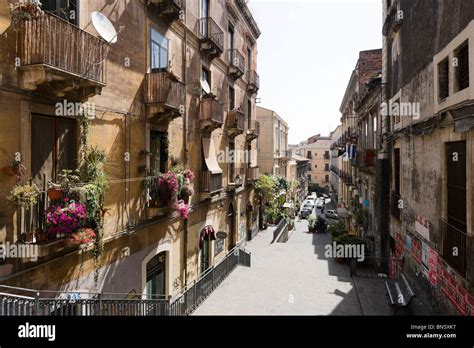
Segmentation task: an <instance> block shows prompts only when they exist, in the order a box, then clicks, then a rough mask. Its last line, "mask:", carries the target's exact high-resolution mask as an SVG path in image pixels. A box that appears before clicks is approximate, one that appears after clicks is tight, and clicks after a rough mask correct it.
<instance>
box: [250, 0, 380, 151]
mask: <svg viewBox="0 0 474 348" xmlns="http://www.w3.org/2000/svg"><path fill="white" fill-rule="evenodd" d="M249 7H250V9H251V10H252V12H253V14H254V17H255V19H256V20H257V22H258V25H259V27H260V30H261V31H262V35H261V36H260V39H259V41H258V62H257V64H258V73H259V75H260V91H259V98H261V104H260V106H263V107H266V108H269V109H272V110H275V111H276V112H277V113H278V114H279V115H280V116H282V117H283V119H285V120H286V121H287V122H288V124H289V126H290V133H289V142H290V144H294V143H298V142H300V141H302V140H305V139H307V138H308V137H310V136H311V135H314V134H318V133H321V134H323V135H329V132H330V131H332V130H334V128H335V127H336V126H337V125H338V124H339V120H340V113H339V106H340V104H341V101H342V97H343V95H344V92H345V89H346V86H347V84H348V82H349V78H350V75H351V73H352V70H353V69H354V67H355V64H356V61H357V58H358V53H359V51H363V50H368V49H375V48H381V47H382V0H250V1H249Z"/></svg>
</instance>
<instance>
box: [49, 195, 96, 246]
mask: <svg viewBox="0 0 474 348" xmlns="http://www.w3.org/2000/svg"><path fill="white" fill-rule="evenodd" d="M45 215H46V229H47V231H48V236H49V237H51V238H52V239H55V238H56V237H57V236H58V235H59V236H61V237H62V236H70V235H71V234H72V233H74V232H77V231H78V230H79V229H81V228H82V227H84V225H85V223H86V221H87V211H86V207H85V205H84V204H82V203H75V202H72V201H70V200H69V199H68V198H64V199H63V200H62V201H61V202H60V204H52V205H50V206H49V208H48V209H47V210H46V211H45Z"/></svg>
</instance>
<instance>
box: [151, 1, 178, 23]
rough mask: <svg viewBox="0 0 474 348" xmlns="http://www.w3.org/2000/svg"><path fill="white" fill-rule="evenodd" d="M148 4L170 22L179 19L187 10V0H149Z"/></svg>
mask: <svg viewBox="0 0 474 348" xmlns="http://www.w3.org/2000/svg"><path fill="white" fill-rule="evenodd" d="M147 5H148V6H149V7H150V8H151V9H152V10H153V11H155V12H156V13H157V15H158V16H160V17H163V18H165V19H166V20H167V21H169V22H174V21H176V20H178V19H179V18H180V17H181V16H182V15H183V14H184V11H185V10H186V0H148V3H147Z"/></svg>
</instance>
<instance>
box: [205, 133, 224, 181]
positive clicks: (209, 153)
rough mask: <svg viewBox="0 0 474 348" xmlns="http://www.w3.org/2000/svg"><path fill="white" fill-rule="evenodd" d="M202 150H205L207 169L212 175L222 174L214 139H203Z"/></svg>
mask: <svg viewBox="0 0 474 348" xmlns="http://www.w3.org/2000/svg"><path fill="white" fill-rule="evenodd" d="M202 148H203V150H204V160H205V161H206V166H207V169H208V170H209V171H210V172H211V174H221V173H222V169H221V167H220V166H219V163H217V157H216V147H215V145H214V140H213V139H212V138H202Z"/></svg>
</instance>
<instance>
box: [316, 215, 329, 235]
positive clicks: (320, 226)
mask: <svg viewBox="0 0 474 348" xmlns="http://www.w3.org/2000/svg"><path fill="white" fill-rule="evenodd" d="M327 226H328V225H327V223H326V221H324V220H323V219H321V218H320V217H318V218H317V219H316V224H315V229H316V231H318V232H320V233H324V232H326V229H327Z"/></svg>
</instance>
